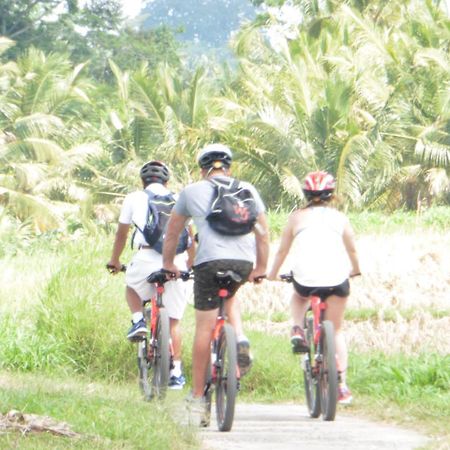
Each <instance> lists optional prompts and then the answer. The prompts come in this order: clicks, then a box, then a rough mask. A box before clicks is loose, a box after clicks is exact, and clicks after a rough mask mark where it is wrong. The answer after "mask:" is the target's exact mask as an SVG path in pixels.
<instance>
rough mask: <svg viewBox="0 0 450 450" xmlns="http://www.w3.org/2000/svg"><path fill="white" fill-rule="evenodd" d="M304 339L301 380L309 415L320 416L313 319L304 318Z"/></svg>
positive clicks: (315, 417)
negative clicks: (305, 344)
mask: <svg viewBox="0 0 450 450" xmlns="http://www.w3.org/2000/svg"><path fill="white" fill-rule="evenodd" d="M306 340H307V342H308V343H309V352H308V353H305V355H304V356H303V381H304V384H305V397H306V404H307V405H308V412H309V415H310V416H311V417H312V418H313V419H317V417H319V416H320V389H319V377H318V372H317V367H316V366H315V360H314V358H315V353H316V351H315V345H314V329H313V319H312V317H308V319H307V320H306Z"/></svg>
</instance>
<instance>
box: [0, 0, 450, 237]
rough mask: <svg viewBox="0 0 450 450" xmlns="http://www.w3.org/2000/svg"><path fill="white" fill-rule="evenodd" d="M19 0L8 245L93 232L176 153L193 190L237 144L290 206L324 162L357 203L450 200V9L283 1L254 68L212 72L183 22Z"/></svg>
mask: <svg viewBox="0 0 450 450" xmlns="http://www.w3.org/2000/svg"><path fill="white" fill-rule="evenodd" d="M7 3H8V2H7ZM7 3H5V2H4V1H2V0H0V11H2V14H0V17H1V19H0V30H2V34H3V35H4V36H5V37H2V38H0V161H1V165H0V203H1V205H2V207H1V208H2V210H1V212H0V214H1V216H0V218H1V219H0V225H1V226H0V234H2V235H3V233H7V230H10V229H15V230H17V228H18V226H20V227H21V228H20V229H21V230H22V232H23V234H24V235H28V234H29V233H32V232H34V231H39V232H41V231H48V230H54V229H61V230H69V231H74V230H75V229H76V228H80V227H83V228H85V229H88V230H91V231H92V230H93V229H94V228H95V227H96V226H98V225H99V224H100V223H103V224H107V223H109V222H111V221H113V219H114V214H115V212H116V211H117V205H118V204H119V203H120V198H121V196H122V195H123V194H124V193H126V192H127V191H128V190H129V189H132V188H134V187H136V186H138V180H137V179H136V178H137V177H136V175H137V173H138V168H139V166H140V165H141V164H142V163H143V161H145V160H148V159H149V158H160V159H164V160H166V161H167V162H168V163H169V164H170V166H171V168H172V169H173V173H174V177H173V184H174V186H175V187H180V186H181V185H183V184H185V183H186V182H188V181H190V180H192V179H193V178H196V177H197V176H198V171H197V169H196V167H195V162H194V161H195V158H194V156H195V154H196V152H197V151H198V149H199V148H200V147H201V146H203V145H204V144H205V143H208V142H211V141H222V142H225V143H226V144H228V145H230V146H231V147H232V148H233V150H234V151H235V155H236V158H235V159H236V163H235V165H234V173H235V175H236V176H238V177H242V178H246V179H248V180H250V181H252V182H254V183H255V184H256V185H257V187H258V188H259V189H260V190H261V192H262V194H263V196H264V200H265V201H266V203H267V204H268V206H269V207H270V208H273V209H278V208H283V209H286V210H289V209H290V208H292V207H293V206H294V205H295V204H296V203H297V202H299V201H301V199H302V192H301V179H302V177H303V176H304V175H305V174H306V173H307V172H308V171H310V170H314V169H326V170H329V171H330V172H332V173H333V174H335V175H336V176H337V180H338V193H339V194H340V196H341V198H342V200H343V205H344V206H345V207H347V208H352V209H368V208H372V209H379V208H384V209H386V210H393V209H396V208H399V207H405V208H408V209H413V210H414V209H422V208H423V207H424V206H428V205H431V204H432V203H448V202H449V166H450V95H449V92H450V59H449V43H450V32H449V30H450V27H449V25H450V21H449V17H448V15H446V14H445V11H444V10H443V9H442V8H441V7H440V5H439V2H432V1H426V2H423V1H415V0H403V1H401V2H385V1H382V0H377V1H365V2H361V1H354V2H333V1H327V2H312V1H300V0H297V1H295V2H294V1H290V2H281V3H285V4H284V5H283V6H282V7H275V6H273V5H272V6H270V5H268V3H269V2H266V3H267V4H266V5H263V6H265V8H264V10H263V11H264V12H263V13H262V14H260V15H259V16H258V17H257V18H256V19H255V21H254V22H253V23H252V24H248V25H246V26H245V27H242V28H241V30H240V32H239V34H238V35H237V36H235V38H234V39H233V41H232V45H233V49H234V53H235V56H236V58H237V61H238V65H237V66H236V67H234V66H232V67H228V66H227V65H224V66H219V65H217V64H214V63H213V62H212V61H208V60H206V59H205V60H204V61H203V62H201V63H197V65H196V67H195V68H191V67H190V65H189V64H185V62H186V61H184V60H183V59H182V56H181V53H176V52H175V49H176V44H174V41H173V36H172V35H171V33H170V32H169V31H168V30H167V29H164V28H162V29H154V30H148V31H146V32H144V31H140V30H139V29H133V30H130V29H129V28H127V26H126V24H125V22H124V21H123V19H122V18H121V12H120V8H119V7H118V4H117V2H116V1H113V0H92V1H90V2H86V4H85V6H83V7H80V6H79V4H78V2H76V1H70V2H67V3H65V2H56V1H52V0H47V1H45V2H30V1H29V0H21V1H16V2H14V5H13V7H11V8H9V6H8V5H7ZM56 3H58V4H65V5H66V6H65V8H63V9H61V12H57V10H56V9H54V7H55V5H56ZM8 4H9V3H8ZM7 6H8V8H9V9H8V8H7ZM50 11H52V13H53V14H57V15H58V20H56V21H51V20H49V12H50ZM58 11H59V10H58ZM19 19H20V20H19ZM79 27H84V28H83V31H82V32H80V28H79ZM74 33H75V34H74ZM8 37H9V38H8Z"/></svg>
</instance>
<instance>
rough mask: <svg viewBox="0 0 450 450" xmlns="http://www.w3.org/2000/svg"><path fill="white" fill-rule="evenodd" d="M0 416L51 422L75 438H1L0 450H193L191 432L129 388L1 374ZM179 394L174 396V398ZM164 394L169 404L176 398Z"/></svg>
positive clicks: (16, 435)
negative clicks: (42, 418)
mask: <svg viewBox="0 0 450 450" xmlns="http://www.w3.org/2000/svg"><path fill="white" fill-rule="evenodd" d="M0 381H1V383H2V389H1V390H0V403H1V405H2V412H6V411H10V410H12V409H16V410H19V411H23V412H24V413H27V414H30V413H33V414H38V415H41V416H50V417H52V418H53V419H54V420H57V421H59V422H66V423H68V424H69V425H70V429H71V431H74V432H76V433H78V434H79V437H76V438H68V437H61V436H52V434H51V433H36V434H33V433H30V434H27V435H22V434H21V433H12V432H11V433H6V434H3V433H2V434H1V435H0V447H1V448H21V449H42V450H44V449H49V448H63V447H64V448H73V449H84V450H90V449H107V448H108V449H117V450H118V449H127V450H134V449H137V448H141V449H144V448H147V449H148V448H152V449H155V450H165V449H170V450H185V449H194V448H198V443H197V439H196V437H195V432H194V430H192V429H191V428H189V427H187V426H183V425H181V424H180V423H179V422H175V420H174V419H173V414H172V412H171V411H170V410H168V408H167V407H166V406H165V405H163V404H156V403H152V404H150V403H145V402H143V401H142V400H141V398H140V396H139V393H138V391H137V390H136V385H135V384H134V383H133V385H131V384H130V383H127V384H124V383H120V384H119V383H115V384H114V385H112V384H106V383H99V382H95V383H93V382H92V379H89V378H80V377H74V376H73V375H72V376H70V377H54V376H48V375H46V376H45V377H43V376H42V375H36V374H33V375H27V374H19V373H14V374H12V373H1V374H0ZM177 394H179V393H177ZM177 394H176V393H172V392H170V393H169V401H168V402H167V404H171V403H173V402H177V403H178V404H179V402H180V398H179V397H180V396H179V395H177Z"/></svg>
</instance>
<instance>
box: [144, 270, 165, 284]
mask: <svg viewBox="0 0 450 450" xmlns="http://www.w3.org/2000/svg"><path fill="white" fill-rule="evenodd" d="M147 281H148V282H149V283H156V284H164V283H165V282H166V281H168V279H167V272H163V271H161V270H158V271H156V272H152V273H151V274H150V275H149V276H148V277H147Z"/></svg>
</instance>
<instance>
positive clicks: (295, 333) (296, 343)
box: [291, 325, 309, 353]
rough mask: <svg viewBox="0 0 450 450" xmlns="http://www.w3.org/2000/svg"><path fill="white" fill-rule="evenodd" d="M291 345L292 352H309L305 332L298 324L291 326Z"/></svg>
mask: <svg viewBox="0 0 450 450" xmlns="http://www.w3.org/2000/svg"><path fill="white" fill-rule="evenodd" d="M291 346H292V352H293V353H308V352H309V346H308V343H307V342H306V338H305V333H304V331H303V330H302V329H301V328H300V327H299V326H298V325H295V326H293V327H292V331H291Z"/></svg>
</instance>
